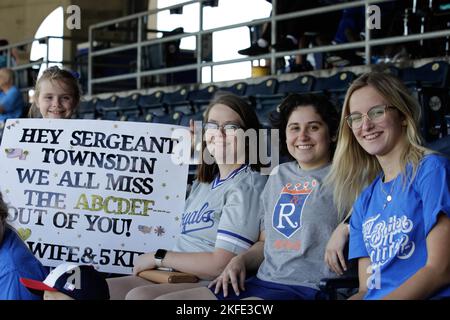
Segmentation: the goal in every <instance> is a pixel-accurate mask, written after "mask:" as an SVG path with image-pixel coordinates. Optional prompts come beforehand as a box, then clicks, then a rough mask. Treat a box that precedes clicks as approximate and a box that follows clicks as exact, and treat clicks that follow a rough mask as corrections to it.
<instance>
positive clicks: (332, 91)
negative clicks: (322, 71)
mask: <svg viewBox="0 0 450 320" xmlns="http://www.w3.org/2000/svg"><path fill="white" fill-rule="evenodd" d="M355 78H356V75H355V74H354V73H353V72H349V71H343V72H338V73H336V74H335V75H333V76H330V77H323V78H316V81H315V82H314V85H313V88H312V91H313V92H314V93H323V94H325V95H327V96H328V97H329V98H330V100H331V101H332V102H333V103H334V104H335V105H336V107H337V108H338V110H341V109H342V105H343V102H344V97H345V93H346V92H347V89H348V87H349V86H350V84H351V83H352V81H353V80H354V79H355Z"/></svg>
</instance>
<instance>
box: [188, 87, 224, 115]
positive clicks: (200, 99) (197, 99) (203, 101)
mask: <svg viewBox="0 0 450 320" xmlns="http://www.w3.org/2000/svg"><path fill="white" fill-rule="evenodd" d="M216 92H217V86H215V85H210V86H207V87H206V88H203V89H199V90H193V91H190V92H189V94H188V100H189V101H190V102H191V105H192V106H193V107H194V109H195V112H197V111H202V110H205V109H206V107H207V106H208V105H209V103H210V102H211V100H212V99H213V97H214V94H215V93H216Z"/></svg>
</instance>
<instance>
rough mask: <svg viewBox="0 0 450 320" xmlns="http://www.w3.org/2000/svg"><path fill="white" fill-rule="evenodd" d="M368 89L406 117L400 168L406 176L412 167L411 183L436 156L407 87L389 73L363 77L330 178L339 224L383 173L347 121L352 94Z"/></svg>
mask: <svg viewBox="0 0 450 320" xmlns="http://www.w3.org/2000/svg"><path fill="white" fill-rule="evenodd" d="M366 86H371V87H372V88H374V89H375V90H377V91H378V93H379V94H380V95H381V96H383V98H384V99H385V100H386V102H387V103H388V104H389V105H392V106H395V107H396V108H397V109H398V111H399V112H400V113H401V114H402V115H403V117H404V120H405V123H406V128H405V131H404V132H405V139H406V141H407V143H406V148H405V149H404V150H403V152H402V154H401V158H400V164H401V168H402V173H403V174H405V173H406V166H407V164H411V166H412V171H411V175H410V176H409V177H407V180H409V181H410V182H412V180H413V179H414V177H415V174H416V171H417V167H418V165H419V162H420V160H421V159H422V158H423V156H424V155H425V154H428V153H431V152H432V151H431V150H429V149H426V148H424V147H423V146H422V141H423V140H422V137H421V134H420V131H419V129H418V128H419V119H420V106H419V104H418V102H417V100H416V99H414V98H413V97H412V96H411V94H410V93H409V92H408V89H407V88H406V87H405V86H404V85H403V83H402V82H401V81H400V80H399V79H397V78H396V77H394V76H393V75H390V74H387V73H381V72H369V73H366V74H363V75H361V76H360V77H359V78H357V79H356V80H355V81H354V82H353V83H352V85H351V86H350V88H349V89H348V90H347V94H346V96H345V100H344V106H343V108H342V114H341V122H340V125H339V138H338V144H337V147H336V151H335V154H334V159H333V164H332V167H331V171H330V174H329V176H328V177H327V181H328V182H329V183H330V184H331V185H332V187H333V189H334V193H333V195H334V202H335V204H336V207H337V209H338V215H339V216H338V218H339V220H342V219H343V218H344V217H345V216H346V215H347V214H348V213H349V212H350V210H351V208H352V206H353V203H354V202H355V200H356V198H357V197H358V195H359V194H360V193H361V191H362V190H363V189H364V188H365V187H366V186H368V185H369V184H370V183H371V182H372V181H373V180H374V179H375V178H376V176H377V175H378V174H379V173H380V172H381V166H380V164H379V162H378V160H377V158H376V157H375V156H372V155H370V154H368V153H367V152H366V151H365V150H364V149H363V148H362V147H361V146H360V145H359V143H358V141H357V140H356V138H355V136H354V135H353V132H352V130H351V129H350V127H349V126H348V125H347V123H346V117H347V116H348V115H349V113H350V111H349V110H350V107H349V101H350V98H351V96H352V94H353V93H354V92H355V91H356V90H359V89H361V88H363V87H366ZM405 176H406V175H405ZM405 182H406V180H405Z"/></svg>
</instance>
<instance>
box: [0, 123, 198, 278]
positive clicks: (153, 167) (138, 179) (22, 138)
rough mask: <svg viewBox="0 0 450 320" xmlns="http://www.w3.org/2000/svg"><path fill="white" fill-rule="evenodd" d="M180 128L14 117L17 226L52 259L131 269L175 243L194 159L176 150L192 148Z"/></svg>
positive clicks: (11, 156) (11, 172)
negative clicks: (149, 254)
mask: <svg viewBox="0 0 450 320" xmlns="http://www.w3.org/2000/svg"><path fill="white" fill-rule="evenodd" d="M180 128H181V127H177V126H172V125H163V124H149V123H136V122H117V121H96V120H46V119H39V120H38V119H14V120H8V122H7V123H6V125H5V129H4V133H3V138H2V144H1V152H0V176H1V180H0V190H1V192H2V193H3V196H4V199H5V201H6V202H7V204H8V207H9V217H8V222H9V224H11V225H12V226H13V227H14V228H15V229H16V230H17V232H18V233H19V235H20V236H21V238H22V239H23V240H24V241H25V242H26V243H27V244H28V246H29V248H30V249H31V251H32V252H33V253H34V255H35V256H36V257H37V258H38V259H39V260H40V261H41V262H42V263H43V264H44V265H46V266H56V265H58V264H60V263H62V262H74V263H86V264H93V265H95V266H96V267H97V268H98V269H99V270H100V271H104V272H114V273H131V271H132V266H133V260H134V259H135V258H136V257H137V256H138V255H139V254H141V253H143V252H149V251H154V250H156V249H158V248H167V249H170V248H171V247H172V246H173V244H174V239H175V236H176V235H177V234H178V233H179V232H180V218H181V214H182V212H183V209H184V202H185V193H186V182H187V174H188V165H187V164H185V163H181V160H180V159H181V158H180V157H178V155H176V154H177V153H180V154H181V152H178V151H180V150H189V144H186V143H185V142H186V141H187V140H188V139H187V138H189V132H188V130H177V129H180ZM177 135H178V136H177ZM189 142H190V141H189ZM183 148H184V149H183ZM177 150H178V151H177ZM185 154H187V153H185ZM177 160H179V161H177Z"/></svg>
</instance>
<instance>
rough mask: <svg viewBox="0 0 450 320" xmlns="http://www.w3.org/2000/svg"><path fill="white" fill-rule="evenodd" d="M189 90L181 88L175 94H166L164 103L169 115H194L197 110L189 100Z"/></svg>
mask: <svg viewBox="0 0 450 320" xmlns="http://www.w3.org/2000/svg"><path fill="white" fill-rule="evenodd" d="M188 94H189V90H188V88H186V87H185V88H181V89H179V90H177V91H175V92H169V93H165V94H164V98H163V103H164V105H165V106H166V107H167V108H168V112H169V113H175V112H177V111H178V112H183V113H184V114H194V113H195V110H194V107H193V106H192V104H191V102H190V101H189V100H188Z"/></svg>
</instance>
